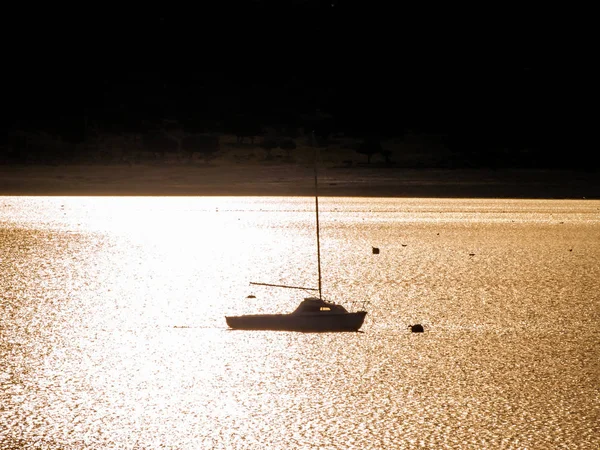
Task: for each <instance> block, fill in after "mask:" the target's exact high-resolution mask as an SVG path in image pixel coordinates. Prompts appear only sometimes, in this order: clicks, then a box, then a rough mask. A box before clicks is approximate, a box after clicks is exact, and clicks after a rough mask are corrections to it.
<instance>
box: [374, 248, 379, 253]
mask: <svg viewBox="0 0 600 450" xmlns="http://www.w3.org/2000/svg"><path fill="white" fill-rule="evenodd" d="M373 254H374V255H379V248H378V247H373Z"/></svg>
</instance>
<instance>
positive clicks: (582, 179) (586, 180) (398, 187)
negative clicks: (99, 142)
mask: <svg viewBox="0 0 600 450" xmlns="http://www.w3.org/2000/svg"><path fill="white" fill-rule="evenodd" d="M313 180H314V169H312V168H310V167H306V166H301V165H292V164H276V163H274V164H260V165H259V164H256V165H212V164H208V165H204V164H195V165H177V164H172V165H169V164H163V165H133V166H128V165H125V164H119V165H116V164H113V165H93V164H80V165H57V166H40V165H33V166H24V165H22V166H0V196H313V195H314V183H313ZM319 195H320V196H323V197H417V198H418V197H425V198H434V197H435V198H524V199H536V198H539V199H582V198H586V199H600V176H599V174H598V173H596V172H591V171H588V172H586V171H577V170H566V169H565V170H556V169H496V170H492V169H425V168H423V169H408V168H396V167H395V168H383V167H365V166H361V167H327V168H324V169H319Z"/></svg>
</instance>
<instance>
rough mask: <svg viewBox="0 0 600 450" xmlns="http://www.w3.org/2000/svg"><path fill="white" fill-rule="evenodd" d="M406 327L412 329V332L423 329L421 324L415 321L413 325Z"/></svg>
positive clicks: (420, 331) (418, 331)
mask: <svg viewBox="0 0 600 450" xmlns="http://www.w3.org/2000/svg"><path fill="white" fill-rule="evenodd" d="M408 327H409V328H410V331H412V332H413V333H422V332H423V331H425V330H424V329H423V325H421V324H420V323H416V324H414V325H409V326H408Z"/></svg>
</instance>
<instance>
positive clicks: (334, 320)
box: [225, 311, 367, 332]
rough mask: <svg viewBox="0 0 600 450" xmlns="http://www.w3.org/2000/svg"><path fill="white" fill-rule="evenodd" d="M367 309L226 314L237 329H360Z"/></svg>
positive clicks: (228, 323) (315, 330)
mask: <svg viewBox="0 0 600 450" xmlns="http://www.w3.org/2000/svg"><path fill="white" fill-rule="evenodd" d="M366 315H367V313H366V312H365V311H358V312H353V313H345V314H251V315H245V316H226V317H225V320H226V321H227V325H229V327H230V328H233V329H236V330H274V331H302V332H328V331H358V330H359V329H360V327H361V326H362V324H363V322H364V320H365V316H366Z"/></svg>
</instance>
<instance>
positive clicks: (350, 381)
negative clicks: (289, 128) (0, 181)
mask: <svg viewBox="0 0 600 450" xmlns="http://www.w3.org/2000/svg"><path fill="white" fill-rule="evenodd" d="M320 205H321V216H320V220H321V227H322V230H321V231H322V234H321V239H322V262H323V287H324V292H325V295H326V297H327V298H328V299H331V300H334V301H339V302H342V303H343V304H344V305H346V306H350V305H355V306H360V305H361V304H362V303H363V302H364V301H367V302H368V303H367V309H368V311H369V314H368V315H367V318H366V320H365V324H364V326H363V328H362V330H361V332H359V333H322V334H319V333H316V334H311V333H307V334H303V333H286V332H244V331H233V330H228V329H227V326H226V323H225V320H224V316H225V315H226V314H241V313H253V312H287V311H291V310H293V309H294V308H295V307H296V305H297V303H298V302H299V301H300V300H301V299H302V297H303V296H305V295H309V294H308V293H305V292H302V291H290V290H282V289H270V288H262V287H257V286H250V285H249V282H250V281H259V282H267V283H281V284H291V285H300V286H316V277H317V267H316V255H315V252H316V247H315V228H314V211H313V207H314V200H313V199H311V198H300V197H299V198H269V197H262V198H261V197H254V198H250V197H247V198H244V197H238V198H236V197H214V198H200V197H197V198H193V197H192V198H189V197H188V198H186V197H181V198H172V197H171V198H160V197H143V198H142V197H139V198H138V197H125V198H117V197H45V198H44V197H0V264H1V266H0V267H1V278H0V289H1V292H2V295H1V303H0V321H1V327H0V448H3V449H4V448H6V449H9V448H19V447H25V448H50V449H59V448H61V449H64V448H67V449H71V448H73V449H79V448H181V449H189V448H261V449H264V448H331V449H348V448H356V449H366V448H415V447H424V448H474V449H475V448H582V449H583V448H585V449H588V448H590V449H592V448H598V447H600V425H598V424H599V423H600V388H599V386H600V364H599V362H598V361H600V345H599V344H600V325H599V319H600V294H599V292H600V263H599V256H600V202H599V201H589V200H587V201H584V200H579V201H577V200H544V201H537V200H469V199H444V200H441V199H377V198H323V199H321V200H320ZM372 246H377V247H379V248H380V250H381V253H380V254H379V255H374V254H372V252H371V247H372ZM249 294H254V295H256V298H254V299H252V298H247V296H248V295H249ZM413 323H422V324H423V325H424V326H425V333H423V334H414V333H410V331H409V329H408V325H410V324H413Z"/></svg>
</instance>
